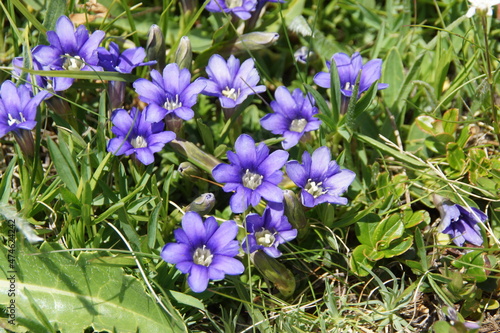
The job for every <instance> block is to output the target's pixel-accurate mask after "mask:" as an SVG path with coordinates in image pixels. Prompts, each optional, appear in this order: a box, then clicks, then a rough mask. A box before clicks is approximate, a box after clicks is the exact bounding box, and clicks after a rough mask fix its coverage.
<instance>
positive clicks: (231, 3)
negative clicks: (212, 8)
mask: <svg viewBox="0 0 500 333" xmlns="http://www.w3.org/2000/svg"><path fill="white" fill-rule="evenodd" d="M242 5H243V0H226V7H227V8H229V9H231V8H236V7H241V6H242Z"/></svg>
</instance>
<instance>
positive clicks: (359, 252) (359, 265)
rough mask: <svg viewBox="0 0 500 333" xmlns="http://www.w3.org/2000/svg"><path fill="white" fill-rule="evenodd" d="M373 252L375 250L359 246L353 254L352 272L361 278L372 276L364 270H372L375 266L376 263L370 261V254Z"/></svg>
mask: <svg viewBox="0 0 500 333" xmlns="http://www.w3.org/2000/svg"><path fill="white" fill-rule="evenodd" d="M372 252H373V248H372V247H370V246H367V245H359V246H357V247H356V248H355V249H354V251H353V252H352V256H351V258H350V260H349V261H350V266H351V269H352V271H353V272H354V273H355V274H357V275H359V276H367V275H368V274H370V272H369V271H367V270H366V269H364V268H368V269H372V268H373V267H374V266H375V261H373V260H369V259H368V255H367V254H369V253H372Z"/></svg>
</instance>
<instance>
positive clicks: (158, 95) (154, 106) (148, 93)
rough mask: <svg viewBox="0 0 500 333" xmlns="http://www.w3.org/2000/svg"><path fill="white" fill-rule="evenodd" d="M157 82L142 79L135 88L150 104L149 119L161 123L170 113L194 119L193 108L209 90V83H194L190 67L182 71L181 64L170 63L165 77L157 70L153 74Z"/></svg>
mask: <svg viewBox="0 0 500 333" xmlns="http://www.w3.org/2000/svg"><path fill="white" fill-rule="evenodd" d="M151 78H152V79H153V82H151V81H148V80H146V79H139V80H137V81H135V82H134V84H133V85H134V88H135V91H136V92H137V94H139V98H140V99H141V100H142V101H143V102H146V103H149V105H148V107H147V109H146V111H145V112H146V119H147V120H148V121H152V122H158V121H161V120H162V119H163V118H165V116H166V115H167V114H170V113H174V114H175V115H176V116H177V117H179V118H181V119H184V120H189V119H191V118H193V117H194V111H193V110H192V109H191V108H192V107H193V105H195V104H196V100H197V98H198V94H199V93H200V92H201V91H202V90H203V89H204V88H205V85H206V83H205V80H196V81H194V82H193V83H190V82H191V73H190V72H189V70H188V69H187V68H183V69H179V66H178V65H177V64H169V65H167V66H166V67H165V69H164V70H163V76H162V75H161V74H160V72H158V71H157V70H155V69H153V70H152V71H151Z"/></svg>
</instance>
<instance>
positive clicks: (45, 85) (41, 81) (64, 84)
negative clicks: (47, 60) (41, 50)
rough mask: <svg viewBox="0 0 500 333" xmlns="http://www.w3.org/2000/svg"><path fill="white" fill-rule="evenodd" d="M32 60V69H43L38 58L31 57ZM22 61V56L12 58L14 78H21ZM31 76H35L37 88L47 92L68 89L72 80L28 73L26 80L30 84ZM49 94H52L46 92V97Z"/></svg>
mask: <svg viewBox="0 0 500 333" xmlns="http://www.w3.org/2000/svg"><path fill="white" fill-rule="evenodd" d="M32 61H33V63H32V64H33V67H32V69H34V70H36V71H41V70H43V66H42V65H41V64H40V62H38V60H36V59H35V58H33V59H32ZM23 62H24V59H23V58H22V57H16V58H14V59H13V60H12V65H13V67H14V70H13V73H12V76H13V77H15V78H16V79H20V78H21V75H22V68H23V65H24V64H23ZM32 77H34V78H35V84H36V86H38V88H40V89H45V90H47V91H48V92H49V93H52V92H60V91H64V90H66V89H68V88H69V87H71V83H72V81H68V80H55V78H53V77H48V76H41V75H29V74H28V76H27V78H26V81H27V82H29V83H31V84H32V82H31V79H32ZM31 84H30V85H29V86H28V87H29V88H30V89H32V85H31ZM51 96H52V95H51V94H48V95H47V98H49V97H51Z"/></svg>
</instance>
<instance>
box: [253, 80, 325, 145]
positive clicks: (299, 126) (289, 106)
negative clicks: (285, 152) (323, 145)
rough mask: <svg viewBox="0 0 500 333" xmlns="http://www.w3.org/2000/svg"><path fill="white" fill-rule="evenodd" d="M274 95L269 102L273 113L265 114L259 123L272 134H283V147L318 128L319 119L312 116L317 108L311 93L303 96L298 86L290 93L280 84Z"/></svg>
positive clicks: (316, 111)
mask: <svg viewBox="0 0 500 333" xmlns="http://www.w3.org/2000/svg"><path fill="white" fill-rule="evenodd" d="M274 96H275V98H276V101H273V102H271V108H272V109H273V111H274V112H275V113H270V114H267V115H265V116H264V117H263V118H262V119H261V120H260V124H261V125H262V127H264V128H265V129H266V130H268V131H271V132H272V133H273V134H280V135H283V137H284V138H285V140H284V141H282V142H281V144H282V146H283V149H290V148H292V147H293V146H295V145H296V144H297V143H298V142H299V140H300V138H302V136H303V135H304V134H305V133H306V132H310V131H314V130H317V129H318V128H319V126H320V125H321V120H319V119H317V118H315V117H314V115H315V114H317V113H318V109H317V108H316V107H314V99H313V97H312V95H311V94H307V95H306V97H305V98H304V95H303V93H302V91H301V90H300V89H299V88H297V89H295V90H294V91H293V94H290V92H289V91H288V89H286V88H285V87H283V86H281V87H278V89H276V93H275V95H274Z"/></svg>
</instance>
